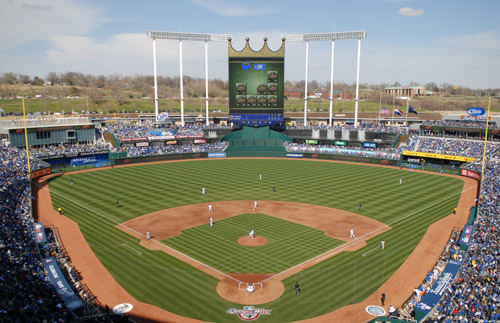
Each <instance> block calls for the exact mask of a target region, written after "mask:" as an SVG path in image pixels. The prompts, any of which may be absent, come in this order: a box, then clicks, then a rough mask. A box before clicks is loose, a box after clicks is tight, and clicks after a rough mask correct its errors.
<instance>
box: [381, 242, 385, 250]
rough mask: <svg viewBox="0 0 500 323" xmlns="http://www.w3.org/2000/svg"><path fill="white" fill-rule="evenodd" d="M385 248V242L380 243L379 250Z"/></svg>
mask: <svg viewBox="0 0 500 323" xmlns="http://www.w3.org/2000/svg"><path fill="white" fill-rule="evenodd" d="M384 248H385V240H382V241H380V249H382V250H384Z"/></svg>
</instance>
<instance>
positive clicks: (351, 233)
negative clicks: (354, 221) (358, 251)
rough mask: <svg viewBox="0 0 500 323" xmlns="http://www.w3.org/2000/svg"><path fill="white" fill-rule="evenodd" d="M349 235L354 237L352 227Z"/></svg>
mask: <svg viewBox="0 0 500 323" xmlns="http://www.w3.org/2000/svg"><path fill="white" fill-rule="evenodd" d="M350 236H351V238H355V237H354V228H351V232H350Z"/></svg>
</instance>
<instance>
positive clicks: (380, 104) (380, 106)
mask: <svg viewBox="0 0 500 323" xmlns="http://www.w3.org/2000/svg"><path fill="white" fill-rule="evenodd" d="M380 109H382V90H380V103H379V107H378V123H379V124H380Z"/></svg>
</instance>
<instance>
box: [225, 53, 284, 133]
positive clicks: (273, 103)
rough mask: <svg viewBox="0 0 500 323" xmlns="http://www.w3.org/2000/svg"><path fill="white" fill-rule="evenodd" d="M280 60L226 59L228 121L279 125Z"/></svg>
mask: <svg viewBox="0 0 500 323" xmlns="http://www.w3.org/2000/svg"><path fill="white" fill-rule="evenodd" d="M283 97H284V59H283V58H258V57H252V58H240V57H238V58H233V57H230V58H229V115H230V121H231V122H235V123H243V124H245V125H250V126H256V127H258V126H264V125H269V124H272V123H279V122H283V108H284V101H283Z"/></svg>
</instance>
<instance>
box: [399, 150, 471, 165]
mask: <svg viewBox="0 0 500 323" xmlns="http://www.w3.org/2000/svg"><path fill="white" fill-rule="evenodd" d="M403 155H404V156H418V157H427V158H437V159H446V160H456V161H463V162H468V163H470V162H473V161H475V160H476V159H475V158H471V157H461V156H452V155H444V154H433V153H423V152H419V151H408V150H405V151H403Z"/></svg>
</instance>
